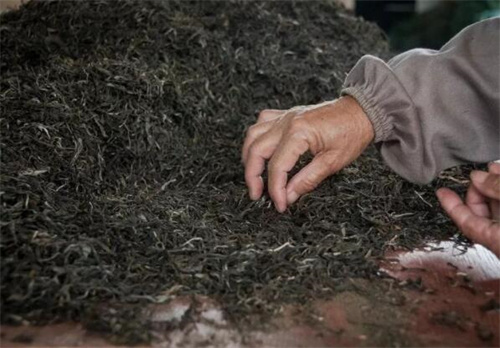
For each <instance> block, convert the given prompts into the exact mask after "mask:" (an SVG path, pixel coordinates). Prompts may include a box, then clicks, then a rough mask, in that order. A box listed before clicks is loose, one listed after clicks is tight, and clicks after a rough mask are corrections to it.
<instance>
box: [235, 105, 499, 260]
mask: <svg viewBox="0 0 500 348" xmlns="http://www.w3.org/2000/svg"><path fill="white" fill-rule="evenodd" d="M374 135H375V134H374V130H373V126H372V124H371V122H370V120H369V119H368V117H367V116H366V114H365V113H364V111H363V109H362V108H361V107H360V106H359V104H358V103H357V102H356V100H355V99H353V98H351V97H349V96H345V97H342V98H340V99H337V100H334V101H330V102H325V103H321V104H317V105H309V106H298V107H295V108H292V109H290V110H263V111H262V112H261V113H260V115H259V117H258V120H257V123H255V124H254V125H253V126H251V127H250V128H249V129H248V131H247V136H246V138H245V141H244V143H243V149H242V161H243V164H244V166H245V181H246V184H247V186H248V190H249V195H250V198H251V199H252V200H257V199H259V198H260V197H261V196H262V194H263V191H264V182H263V179H262V174H263V172H264V170H265V169H266V162H268V163H267V173H268V191H269V195H270V197H271V199H272V200H273V202H274V205H275V207H276V209H277V210H278V211H279V212H284V211H285V210H286V209H287V208H288V207H289V206H290V205H292V204H293V203H294V202H295V201H297V199H298V198H299V197H300V196H302V195H304V194H306V193H308V192H310V191H312V190H314V189H315V188H316V187H317V186H318V185H319V184H320V183H321V182H322V181H323V180H324V179H326V178H327V177H329V176H330V175H332V174H334V173H336V172H338V171H339V170H341V169H342V168H344V167H345V166H347V165H348V164H349V163H351V162H353V161H354V160H355V159H356V158H358V157H359V155H361V153H363V151H364V150H365V149H366V147H367V146H368V145H369V144H370V143H371V142H372V140H373V138H374ZM306 152H310V153H311V154H312V155H313V156H314V158H313V160H312V161H311V162H310V163H309V164H307V165H306V166H305V167H304V168H302V169H301V170H300V171H299V172H298V173H297V174H295V176H293V177H292V178H290V179H289V178H288V172H290V171H291V170H292V168H293V167H294V166H295V164H296V163H297V161H298V160H299V158H300V156H301V155H303V154H304V153H306ZM437 196H438V198H439V201H440V203H441V206H442V207H443V208H444V210H445V211H446V212H447V213H448V215H449V216H450V217H451V219H452V220H453V222H454V223H455V224H456V225H457V227H458V228H459V229H460V230H461V231H462V232H463V233H464V234H465V235H466V236H467V237H469V238H470V239H472V240H473V241H476V242H477V243H479V244H482V245H484V246H486V247H487V248H489V249H490V250H491V251H493V252H494V253H495V254H496V255H497V257H499V256H500V224H499V222H498V221H499V219H500V203H499V202H500V165H499V164H492V165H490V167H489V171H488V172H481V171H474V172H472V174H471V184H470V186H469V189H468V192H467V196H466V199H465V202H462V200H461V198H460V197H459V196H458V195H457V194H456V193H455V192H453V191H451V190H449V189H446V188H443V189H440V190H438V192H437Z"/></svg>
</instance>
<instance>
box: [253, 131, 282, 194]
mask: <svg viewBox="0 0 500 348" xmlns="http://www.w3.org/2000/svg"><path fill="white" fill-rule="evenodd" d="M280 138H281V134H280V133H279V132H277V131H270V132H267V133H266V134H264V135H263V136H261V137H260V138H259V139H257V140H255V141H254V143H253V144H252V145H251V146H250V148H249V149H248V158H247V161H246V163H245V181H246V184H247V187H248V190H249V194H250V198H251V199H253V200H256V199H259V198H260V196H261V195H262V191H263V189H264V183H263V182H262V177H261V175H262V173H263V172H264V168H265V164H266V160H267V159H269V158H270V157H271V156H272V155H273V153H274V151H275V149H276V147H277V146H278V143H279V141H280Z"/></svg>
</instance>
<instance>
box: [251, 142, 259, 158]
mask: <svg viewBox="0 0 500 348" xmlns="http://www.w3.org/2000/svg"><path fill="white" fill-rule="evenodd" d="M259 153H260V144H259V143H258V142H254V143H252V145H250V147H249V148H248V156H255V155H257V154H259Z"/></svg>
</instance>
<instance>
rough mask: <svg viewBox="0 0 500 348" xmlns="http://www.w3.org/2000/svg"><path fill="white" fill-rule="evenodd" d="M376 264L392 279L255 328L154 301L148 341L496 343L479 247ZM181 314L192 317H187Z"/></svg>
mask: <svg viewBox="0 0 500 348" xmlns="http://www.w3.org/2000/svg"><path fill="white" fill-rule="evenodd" d="M381 270H383V271H385V272H387V273H389V274H390V275H391V276H393V277H395V279H390V278H388V279H383V280H380V281H379V283H369V282H368V281H366V280H349V281H350V282H352V283H353V284H354V285H355V287H356V288H357V289H358V291H356V292H353V291H346V292H344V293H341V294H339V295H337V296H335V297H334V298H332V299H331V300H328V301H318V302H316V303H315V304H314V306H313V308H308V309H307V310H304V309H300V310H299V309H298V307H297V306H293V305H291V306H286V307H283V310H282V315H280V316H279V318H276V319H275V320H273V322H272V324H271V325H270V326H269V328H268V329H267V330H265V331H259V332H245V331H244V330H243V331H240V330H237V329H236V328H234V327H231V326H230V325H229V324H228V322H227V321H226V319H225V318H224V317H223V314H222V313H221V311H220V310H219V309H218V306H217V304H216V303H214V302H213V301H211V300H210V299H208V298H203V297H196V298H187V297H182V298H178V299H177V300H175V301H174V302H171V303H169V304H167V305H156V306H155V307H151V309H150V311H149V313H150V315H151V318H152V320H153V322H154V329H155V339H154V342H153V344H152V346H154V347H190V346H202V347H203V346H205V347H261V346H274V347H306V346H327V347H337V346H454V347H459V346H460V347H484V346H492V347H494V346H498V345H499V317H500V315H499V310H498V299H499V285H500V261H499V260H498V259H497V258H496V257H495V256H494V255H492V254H491V253H490V252H489V251H487V250H486V249H484V248H482V247H480V246H476V247H475V248H470V249H468V250H467V251H466V252H462V251H460V250H458V249H456V248H454V247H453V243H451V242H443V243H441V244H439V245H434V246H432V247H429V250H421V251H413V252H406V253H403V252H399V253H394V254H393V255H388V256H387V259H386V261H384V262H383V263H382V265H381ZM402 282H403V285H404V283H407V284H408V286H407V288H406V289H405V290H404V291H403V292H401V291H399V290H398V291H393V292H392V291H391V288H392V285H395V284H397V283H399V284H400V285H401V283H402ZM391 284H392V285H391ZM188 312H189V313H190V316H189V317H190V318H191V319H189V320H186V318H187V317H188V316H186V315H185V314H186V313H188ZM193 313H195V314H196V315H194V316H193V315H192V314H193ZM192 318H196V319H194V320H193V319H192ZM0 342H1V346H2V347H24V346H36V347H40V346H47V347H49V346H50V347H62V346H70V347H75V346H92V347H107V346H112V345H110V344H109V343H108V342H107V341H106V340H105V339H104V338H103V337H100V336H99V335H98V334H96V333H90V332H87V331H85V330H84V329H82V327H81V326H80V325H77V324H71V323H66V324H58V325H52V326H48V327H30V326H26V327H23V326H19V327H12V326H8V327H6V326H4V327H2V335H1V341H0Z"/></svg>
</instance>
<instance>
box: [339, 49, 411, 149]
mask: <svg viewBox="0 0 500 348" xmlns="http://www.w3.org/2000/svg"><path fill="white" fill-rule="evenodd" d="M341 95H349V96H351V97H353V98H354V99H356V101H357V102H358V103H359V104H360V106H361V107H362V108H363V110H364V112H365V113H366V115H367V116H368V118H369V119H370V121H371V123H372V125H373V129H374V132H375V139H374V142H375V143H377V142H383V141H387V140H390V139H391V138H392V133H393V128H394V126H393V123H394V116H396V115H397V114H399V113H401V112H402V111H403V110H404V111H406V112H407V110H408V108H410V109H412V107H413V103H412V101H411V98H409V96H408V94H407V93H406V90H405V89H404V87H403V85H402V84H401V83H400V82H399V80H398V78H397V77H396V76H395V74H394V72H393V71H392V70H391V68H390V67H389V66H388V65H387V64H386V63H385V62H384V61H382V60H381V59H379V58H377V57H373V56H364V57H362V58H361V59H360V60H359V61H358V63H357V64H356V65H355V66H354V68H352V70H351V72H350V73H349V74H348V76H347V78H346V80H345V82H344V86H343V87H342V91H341ZM405 109H406V110H405Z"/></svg>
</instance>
